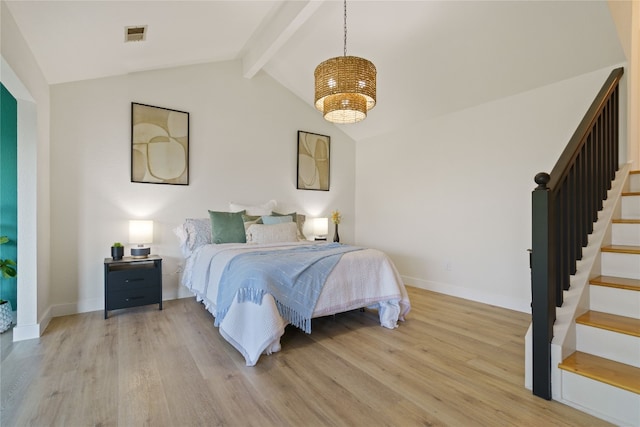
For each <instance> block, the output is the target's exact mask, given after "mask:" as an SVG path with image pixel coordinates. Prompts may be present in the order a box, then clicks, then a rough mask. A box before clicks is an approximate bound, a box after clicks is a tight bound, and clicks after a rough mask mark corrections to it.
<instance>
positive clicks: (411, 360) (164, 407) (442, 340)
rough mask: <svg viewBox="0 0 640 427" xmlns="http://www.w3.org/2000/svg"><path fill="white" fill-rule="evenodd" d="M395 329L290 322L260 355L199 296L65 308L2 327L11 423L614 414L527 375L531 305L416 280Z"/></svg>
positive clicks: (363, 315) (506, 422)
mask: <svg viewBox="0 0 640 427" xmlns="http://www.w3.org/2000/svg"><path fill="white" fill-rule="evenodd" d="M409 295H410V298H411V303H412V311H411V313H409V315H408V317H407V321H406V322H404V323H401V325H400V327H399V328H398V329H396V330H388V329H384V328H382V327H380V326H379V324H378V320H377V314H376V312H374V311H368V310H367V311H365V312H360V311H353V312H349V313H345V314H341V315H337V316H335V317H327V318H322V319H315V320H314V321H313V325H312V328H313V332H312V334H311V335H306V334H304V333H303V332H301V331H299V330H296V329H294V328H287V332H286V333H285V335H284V337H283V338H282V348H283V350H282V351H281V352H279V353H276V354H273V355H270V356H262V357H261V359H260V360H259V362H258V364H257V365H256V366H255V367H252V368H249V367H246V366H244V359H243V358H242V356H241V355H240V354H239V353H238V352H237V351H236V350H235V349H234V348H233V347H231V345H230V344H228V343H227V342H226V341H224V340H223V339H222V337H221V336H220V335H219V333H218V331H217V329H216V328H214V326H213V318H212V317H211V315H210V314H209V313H208V312H207V311H206V310H205V309H204V308H203V307H202V305H201V304H199V303H197V302H195V300H194V299H192V298H188V299H182V300H176V301H166V302H165V305H164V310H163V311H159V310H157V306H155V305H154V306H147V307H140V308H135V309H130V310H120V311H115V312H112V313H111V315H110V318H109V319H108V320H104V319H103V312H101V311H100V312H93V313H85V314H79V315H74V316H66V317H59V318H55V319H53V320H52V321H51V323H50V325H49V327H48V328H47V330H46V331H45V333H44V335H43V336H42V337H41V338H40V339H37V340H29V341H23V342H18V343H12V342H11V335H10V333H5V334H3V335H2V338H1V343H0V344H1V346H0V349H1V351H2V357H1V361H2V364H1V370H2V372H1V377H0V378H1V380H2V385H1V393H2V395H1V409H2V414H1V419H0V424H1V425H2V426H3V427H9V426H49V425H55V426H90V425H91V426H103V427H104V426H143V425H149V426H191V425H201V426H214V425H216V426H249V425H254V426H325V425H337V426H383V425H384V426H439V425H448V426H604V425H608V424H607V423H605V422H603V421H601V420H598V419H596V418H593V417H591V416H588V415H585V414H583V413H581V412H578V411H576V410H574V409H572V408H569V407H567V406H564V405H561V404H559V403H557V402H550V401H546V400H543V399H540V398H537V397H534V396H533V395H532V394H531V392H530V391H529V390H526V389H525V388H524V386H523V383H524V372H523V371H524V368H523V365H524V334H525V332H526V329H527V326H528V324H529V316H528V315H526V314H523V313H518V312H515V311H510V310H505V309H501V308H496V307H491V306H487V305H483V304H479V303H475V302H470V301H466V300H462V299H458V298H453V297H449V296H445V295H441V294H436V293H433V292H429V291H425V290H421V289H417V288H411V287H409Z"/></svg>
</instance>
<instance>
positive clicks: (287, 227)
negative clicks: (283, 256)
mask: <svg viewBox="0 0 640 427" xmlns="http://www.w3.org/2000/svg"><path fill="white" fill-rule="evenodd" d="M297 230H298V227H297V226H296V223H295V222H283V223H282V224H271V225H267V224H253V225H251V226H250V227H249V228H248V229H247V243H283V242H296V241H297V240H298V234H297Z"/></svg>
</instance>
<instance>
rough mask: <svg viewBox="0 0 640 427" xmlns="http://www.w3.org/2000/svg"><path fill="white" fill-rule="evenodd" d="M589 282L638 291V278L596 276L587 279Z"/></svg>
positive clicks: (639, 287)
mask: <svg viewBox="0 0 640 427" xmlns="http://www.w3.org/2000/svg"><path fill="white" fill-rule="evenodd" d="M589 284H591V285H596V286H607V287H610V288H619V289H627V290H630V291H640V280H638V279H629V278H626V277H614V276H598V277H594V278H593V279H591V280H589Z"/></svg>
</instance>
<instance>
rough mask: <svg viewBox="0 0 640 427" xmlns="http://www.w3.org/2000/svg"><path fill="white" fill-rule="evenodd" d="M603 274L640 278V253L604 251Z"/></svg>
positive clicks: (602, 256)
mask: <svg viewBox="0 0 640 427" xmlns="http://www.w3.org/2000/svg"><path fill="white" fill-rule="evenodd" d="M601 261H602V275H603V276H616V277H627V278H629V279H640V255H637V254H623V253H613V252H602V254H601Z"/></svg>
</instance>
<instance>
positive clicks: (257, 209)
mask: <svg viewBox="0 0 640 427" xmlns="http://www.w3.org/2000/svg"><path fill="white" fill-rule="evenodd" d="M276 205H277V202H276V201H275V200H269V201H268V202H266V203H265V204H262V205H258V206H246V205H240V204H238V203H233V202H229V211H231V212H238V211H246V214H247V215H259V216H262V215H271V211H273V210H274V209H275V208H276Z"/></svg>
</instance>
